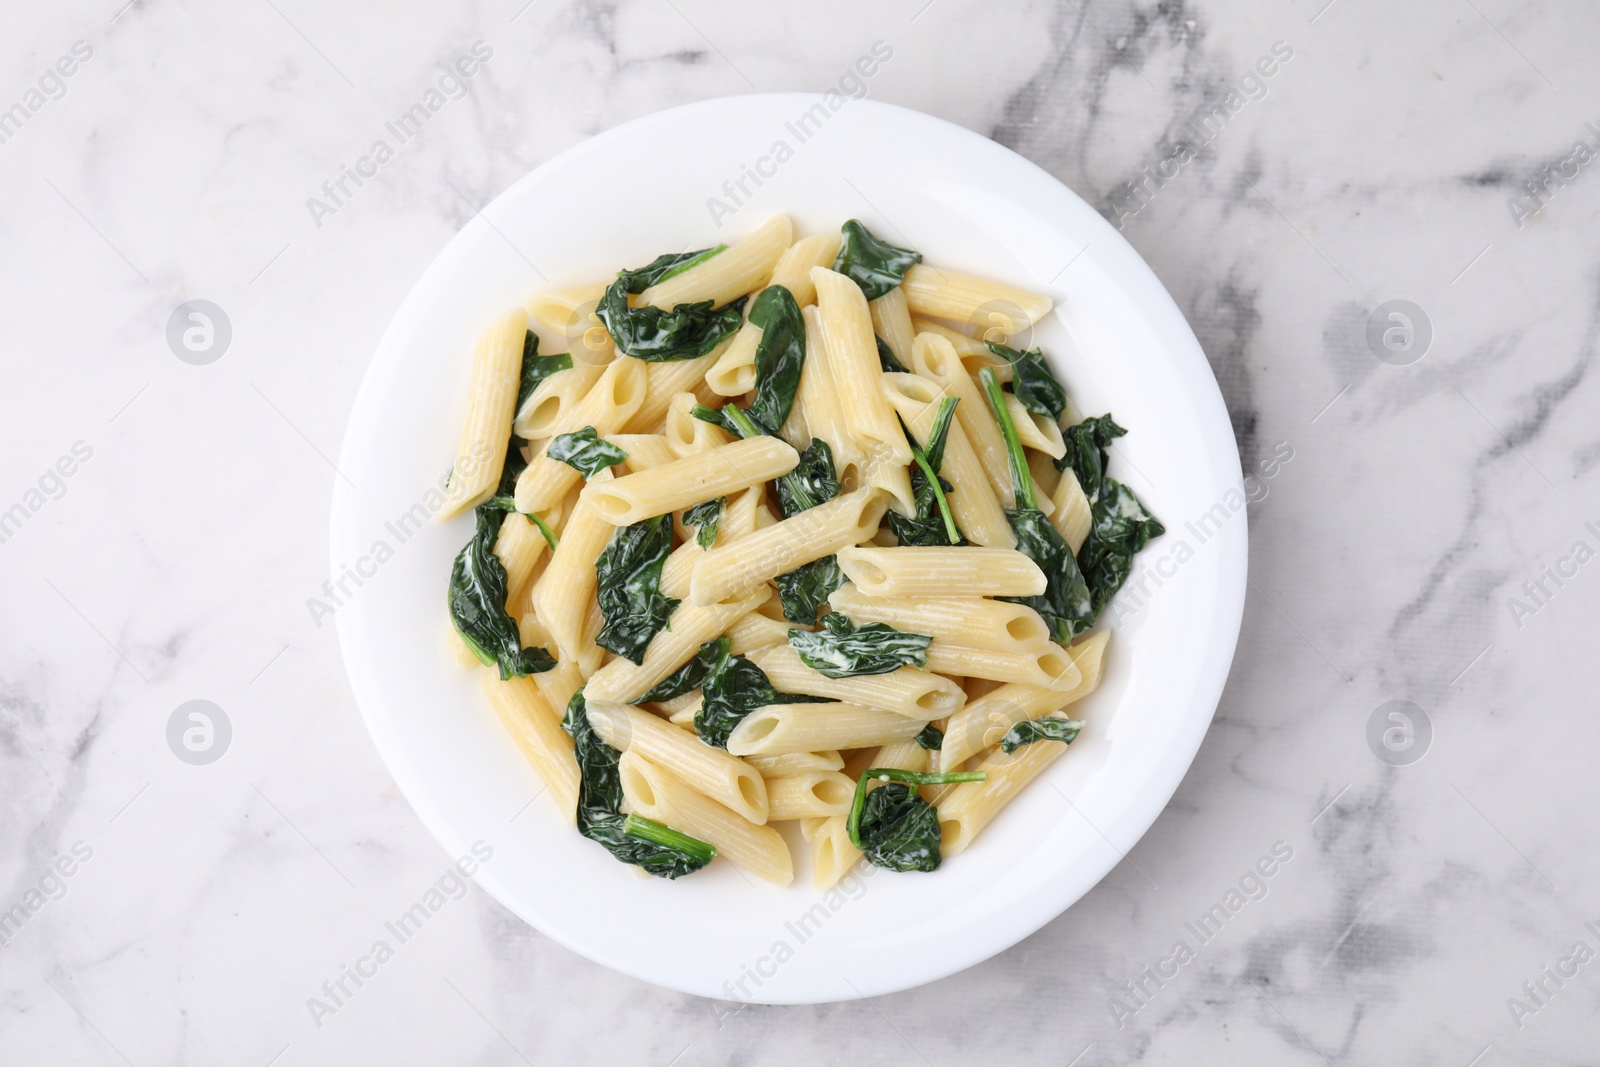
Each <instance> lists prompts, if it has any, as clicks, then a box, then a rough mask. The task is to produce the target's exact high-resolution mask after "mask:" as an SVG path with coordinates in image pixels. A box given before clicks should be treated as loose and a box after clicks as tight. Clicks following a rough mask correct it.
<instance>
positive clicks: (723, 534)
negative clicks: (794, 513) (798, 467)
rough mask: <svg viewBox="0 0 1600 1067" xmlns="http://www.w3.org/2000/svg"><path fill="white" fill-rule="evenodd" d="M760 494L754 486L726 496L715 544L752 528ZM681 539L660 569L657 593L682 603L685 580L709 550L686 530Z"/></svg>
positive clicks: (760, 508)
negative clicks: (659, 592) (658, 591)
mask: <svg viewBox="0 0 1600 1067" xmlns="http://www.w3.org/2000/svg"><path fill="white" fill-rule="evenodd" d="M764 492H765V487H764V486H760V485H757V486H754V487H752V488H750V489H747V490H745V491H744V492H742V493H737V494H735V495H733V496H731V497H729V499H728V503H727V505H726V507H724V508H723V512H722V521H721V522H720V523H719V524H718V525H717V540H716V544H718V545H721V544H726V543H727V542H729V541H732V540H734V539H735V538H737V537H740V536H741V535H743V534H747V533H749V532H750V531H751V530H754V529H755V528H756V524H757V522H758V521H759V520H760V516H761V514H762V512H764V511H765V510H766V509H765V506H764V505H763V504H762V502H761V496H762V494H763V493H764ZM684 536H685V537H686V538H687V540H685V541H684V542H683V544H681V545H679V546H678V547H677V548H675V549H673V550H672V554H671V555H669V556H668V557H667V562H666V564H665V565H664V566H663V567H662V568H661V592H662V594H663V595H664V596H669V597H672V598H673V599H674V600H682V599H683V598H684V597H686V596H688V595H689V580H690V578H691V577H693V575H694V569H695V567H696V566H698V565H699V563H700V560H701V558H702V557H704V556H705V554H706V553H707V552H709V551H710V549H706V548H701V547H700V542H699V540H698V538H696V537H694V536H691V535H690V534H689V532H688V531H687V530H686V531H685V532H684ZM713 547H715V545H713Z"/></svg>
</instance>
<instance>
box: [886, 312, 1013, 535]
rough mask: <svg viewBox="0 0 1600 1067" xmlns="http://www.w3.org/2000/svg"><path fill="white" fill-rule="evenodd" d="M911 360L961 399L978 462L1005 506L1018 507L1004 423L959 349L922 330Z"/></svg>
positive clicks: (964, 426)
mask: <svg viewBox="0 0 1600 1067" xmlns="http://www.w3.org/2000/svg"><path fill="white" fill-rule="evenodd" d="M911 364H912V368H913V369H914V370H915V371H916V372H917V373H918V374H920V375H922V376H923V377H925V378H927V379H928V380H929V381H932V382H935V383H937V384H938V386H939V387H940V388H941V389H943V390H944V391H945V392H946V393H948V394H949V395H950V396H953V397H955V398H956V399H957V400H959V401H960V403H958V404H957V405H956V422H958V423H960V424H961V431H962V432H963V433H964V434H966V437H967V442H968V443H969V444H971V445H972V450H973V451H974V452H976V453H977V454H978V464H979V466H981V467H982V468H983V472H984V475H985V477H987V478H988V479H989V488H990V489H992V490H993V491H994V495H995V498H996V499H998V500H999V501H1000V504H1001V506H1003V507H1008V508H1009V507H1015V506H1016V489H1015V487H1014V486H1012V484H1011V467H1010V460H1009V459H1008V458H1007V455H1006V441H1005V437H1004V436H1003V435H1002V434H1001V433H1000V424H999V423H997V422H995V421H994V413H993V412H991V411H990V410H989V402H988V401H987V400H985V399H984V398H983V395H982V394H981V393H979V392H978V386H977V384H976V383H975V382H974V381H973V380H972V377H971V375H969V374H968V373H967V371H966V368H965V367H963V366H962V365H961V360H960V359H958V358H957V357H956V352H955V349H953V348H951V347H950V343H949V342H948V341H946V340H944V339H943V338H942V337H936V336H934V335H932V334H927V333H922V334H918V335H917V338H916V340H915V341H913V342H912V343H911Z"/></svg>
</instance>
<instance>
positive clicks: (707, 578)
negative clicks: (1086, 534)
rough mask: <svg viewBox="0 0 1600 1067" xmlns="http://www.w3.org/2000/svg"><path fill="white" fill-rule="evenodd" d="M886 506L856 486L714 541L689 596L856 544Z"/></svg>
mask: <svg viewBox="0 0 1600 1067" xmlns="http://www.w3.org/2000/svg"><path fill="white" fill-rule="evenodd" d="M885 507H886V505H885V503H884V499H883V495H882V494H881V493H879V492H878V491H877V490H876V489H870V488H868V489H858V490H856V491H854V492H850V493H845V494H842V495H840V496H836V497H834V498H833V499H832V500H829V501H828V502H826V503H824V504H819V505H818V506H816V507H814V508H809V509H807V510H805V511H802V512H800V513H799V514H798V515H792V516H790V517H789V518H787V519H784V520H783V521H782V522H775V523H773V524H772V525H771V526H767V527H765V528H763V529H759V530H755V531H753V532H751V533H749V534H745V535H743V536H741V537H739V538H738V539H736V540H734V541H733V542H731V543H729V544H726V545H718V546H716V547H715V548H713V549H712V550H711V551H710V552H707V553H706V554H705V555H704V556H703V557H701V559H700V563H699V564H698V565H697V566H696V567H695V569H694V576H693V577H692V578H691V579H690V581H689V600H690V602H692V603H694V604H714V603H716V602H717V601H718V600H721V599H723V598H724V597H727V596H730V595H732V594H734V593H736V592H738V591H739V590H741V589H748V588H750V587H751V586H753V585H757V584H759V583H761V582H766V581H770V580H771V579H773V578H776V577H777V576H778V575H780V574H784V573H786V572H788V571H792V570H794V569H795V568H796V567H798V566H800V565H801V564H805V563H810V562H811V561H812V560H817V559H821V558H822V557H823V556H826V555H830V554H832V553H834V552H838V551H839V550H840V549H842V548H846V547H848V546H851V545H856V544H859V543H861V542H862V541H865V540H867V539H868V538H869V537H871V536H872V535H873V534H874V533H876V532H877V529H878V522H879V520H881V519H882V518H883V513H884V510H885ZM968 551H985V550H984V549H969V550H968ZM1018 555H1020V553H1018ZM1024 558H1026V557H1024ZM1035 569H1037V568H1035Z"/></svg>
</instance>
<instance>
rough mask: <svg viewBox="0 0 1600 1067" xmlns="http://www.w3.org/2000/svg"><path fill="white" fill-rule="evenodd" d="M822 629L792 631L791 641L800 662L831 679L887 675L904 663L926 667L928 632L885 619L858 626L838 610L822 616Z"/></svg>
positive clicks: (930, 639)
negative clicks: (902, 627) (906, 628)
mask: <svg viewBox="0 0 1600 1067" xmlns="http://www.w3.org/2000/svg"><path fill="white" fill-rule="evenodd" d="M822 627H823V628H822V629H821V630H818V631H816V632H815V633H813V632H810V631H807V630H790V631H789V644H790V645H791V646H792V647H793V648H794V650H795V651H796V652H798V653H800V661H801V662H802V663H804V664H805V665H806V666H807V667H810V668H811V669H812V670H815V671H817V672H819V673H821V674H825V675H827V676H828V677H829V678H854V677H856V676H857V675H862V674H888V673H889V672H890V671H893V670H896V669H898V668H900V667H904V666H907V665H909V666H912V667H926V666H927V665H928V645H929V644H930V643H931V642H932V641H933V638H931V637H929V636H927V635H926V634H912V633H906V632H905V631H904V630H896V629H895V628H894V627H893V626H890V625H889V624H888V623H886V622H871V623H868V624H867V625H865V626H859V627H858V626H856V625H855V624H854V623H852V622H851V621H850V620H849V619H848V618H846V617H845V616H843V615H841V614H839V613H838V612H837V611H830V612H829V613H828V614H826V615H824V616H823V617H822Z"/></svg>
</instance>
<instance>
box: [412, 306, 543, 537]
mask: <svg viewBox="0 0 1600 1067" xmlns="http://www.w3.org/2000/svg"><path fill="white" fill-rule="evenodd" d="M527 332H528V313H527V312H526V311H523V310H522V309H521V308H518V309H517V310H515V311H513V312H511V313H510V314H508V315H502V316H501V317H500V318H498V319H496V320H495V321H494V322H493V323H491V324H490V326H489V328H488V329H487V330H485V331H484V332H483V334H482V336H480V337H479V338H478V347H477V349H476V351H475V352H474V353H473V356H472V383H471V385H470V386H469V387H468V392H467V417H466V420H465V421H464V422H463V424H462V427H461V442H460V444H458V445H457V446H456V458H455V465H454V466H453V467H451V469H450V484H449V485H448V486H447V487H446V489H445V499H444V506H443V507H441V508H440V509H439V513H438V514H437V515H435V516H434V517H435V518H436V519H437V520H438V521H440V522H443V521H445V520H446V519H453V518H455V517H456V516H457V515H459V514H461V513H462V512H463V511H466V510H468V509H469V508H475V507H477V506H478V505H479V504H481V503H483V502H484V501H485V500H488V499H489V498H490V497H491V496H493V495H494V491H495V487H496V486H498V485H499V484H500V472H501V470H502V469H503V468H504V466H505V460H506V439H507V438H508V437H510V436H511V420H512V417H513V416H514V415H515V414H516V411H515V409H516V406H517V387H518V385H519V384H520V382H521V380H522V347H523V340H524V338H525V337H526V336H527Z"/></svg>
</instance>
